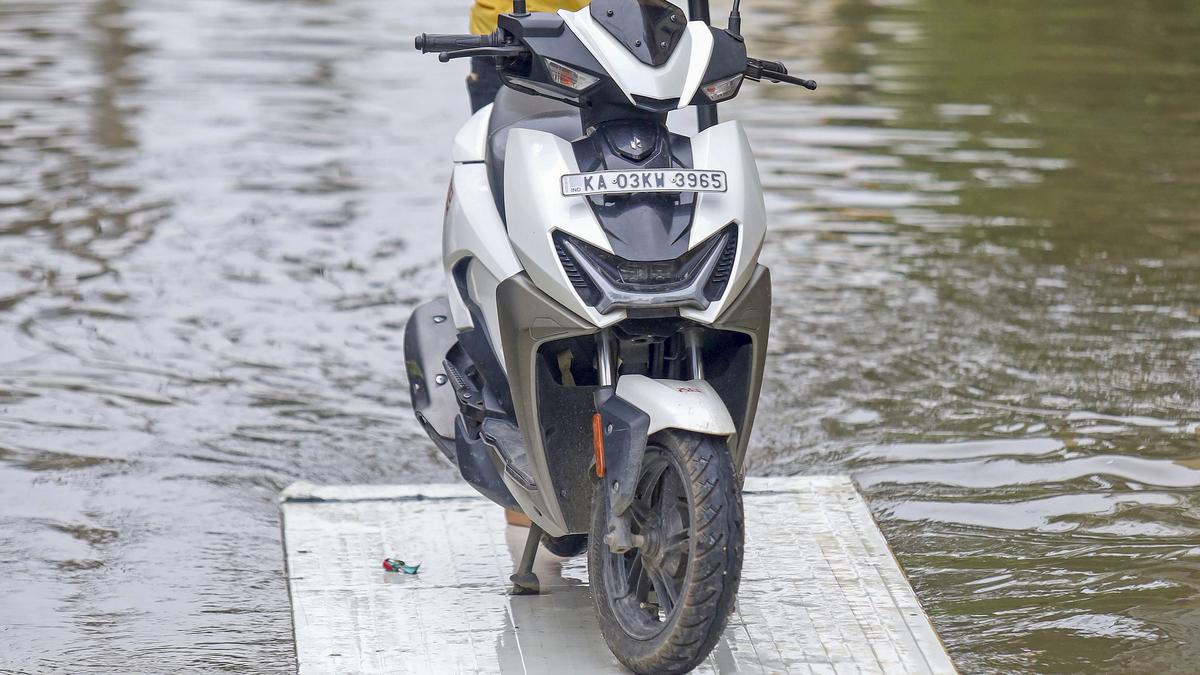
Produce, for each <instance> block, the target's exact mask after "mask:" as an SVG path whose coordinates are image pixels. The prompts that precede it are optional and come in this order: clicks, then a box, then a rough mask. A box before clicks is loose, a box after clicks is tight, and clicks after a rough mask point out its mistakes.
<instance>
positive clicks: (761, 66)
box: [746, 59, 817, 91]
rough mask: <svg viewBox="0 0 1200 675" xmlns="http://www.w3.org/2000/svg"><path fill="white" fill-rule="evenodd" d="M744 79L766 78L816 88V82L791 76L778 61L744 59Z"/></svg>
mask: <svg viewBox="0 0 1200 675" xmlns="http://www.w3.org/2000/svg"><path fill="white" fill-rule="evenodd" d="M746 79H748V80H753V81H755V82H760V81H762V80H767V81H769V82H786V83H788V84H797V85H800V86H801V87H804V88H805V89H808V90H809V91H812V90H814V89H816V88H817V83H816V82H814V81H813V80H805V79H801V78H799V77H792V76H791V75H788V74H787V66H785V65H783V64H782V63H780V62H778V61H763V60H762V59H746Z"/></svg>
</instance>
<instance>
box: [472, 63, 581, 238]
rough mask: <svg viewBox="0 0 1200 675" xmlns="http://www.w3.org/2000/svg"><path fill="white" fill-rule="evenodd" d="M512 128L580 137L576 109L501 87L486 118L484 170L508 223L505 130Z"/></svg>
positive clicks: (501, 213) (506, 132)
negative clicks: (490, 114)
mask: <svg viewBox="0 0 1200 675" xmlns="http://www.w3.org/2000/svg"><path fill="white" fill-rule="evenodd" d="M513 129H535V130H537V131H544V132H546V133H549V134H554V135H555V136H558V137H559V138H562V139H565V140H568V141H575V140H578V139H579V138H580V137H581V136H583V123H582V121H581V120H580V118H579V108H576V107H575V106H573V105H568V104H566V103H560V102H559V101H555V100H553V99H549V98H546V97H544V96H530V95H529V94H522V93H521V92H519V91H515V90H512V89H508V88H507V87H505V88H502V89H501V90H500V92H499V94H497V95H496V103H495V105H494V106H493V107H492V116H491V119H490V120H489V121H488V143H487V157H486V158H485V159H486V162H487V171H488V182H489V183H490V184H491V188H492V196H493V197H495V199H496V210H497V211H499V212H500V219H501V220H502V221H504V223H505V225H506V226H507V224H508V219H507V218H506V216H505V213H504V151H505V148H506V147H507V145H508V132H509V131H511V130H513Z"/></svg>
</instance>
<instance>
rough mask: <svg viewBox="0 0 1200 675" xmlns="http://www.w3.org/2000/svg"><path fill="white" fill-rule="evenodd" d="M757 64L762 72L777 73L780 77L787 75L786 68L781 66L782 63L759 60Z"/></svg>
mask: <svg viewBox="0 0 1200 675" xmlns="http://www.w3.org/2000/svg"><path fill="white" fill-rule="evenodd" d="M759 64H761V65H762V69H763V71H764V72H766V71H769V72H772V73H779V74H781V75H787V71H788V69H787V66H785V65H783V62H782V61H764V60H762V59H759Z"/></svg>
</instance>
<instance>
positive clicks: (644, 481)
mask: <svg viewBox="0 0 1200 675" xmlns="http://www.w3.org/2000/svg"><path fill="white" fill-rule="evenodd" d="M629 520H630V530H631V531H632V533H633V534H634V535H640V536H641V537H642V540H643V543H642V545H641V546H639V547H637V548H634V549H631V550H630V551H628V552H626V553H613V552H611V551H605V555H606V556H607V564H606V565H605V569H604V574H605V582H606V583H605V586H606V587H607V588H608V590H609V598H608V601H609V603H610V605H611V607H612V610H613V614H614V615H615V617H616V619H617V622H618V623H619V624H620V625H621V628H622V629H623V630H624V631H625V632H626V633H628V634H629V635H630V636H631V637H634V638H637V639H642V640H647V639H652V638H654V637H655V636H657V635H658V634H660V633H661V632H662V631H663V630H664V629H666V627H667V626H668V625H670V623H671V622H672V621H673V620H674V618H675V616H676V615H677V614H678V613H679V610H680V605H681V602H680V601H681V596H682V593H683V588H684V585H685V582H686V580H687V573H688V562H689V553H690V549H691V534H690V532H691V517H690V510H689V508H688V501H687V491H686V489H685V488H684V483H683V475H682V473H681V471H680V469H679V468H678V467H676V466H675V464H674V463H673V462H672V461H671V460H670V458H669V456H668V455H667V453H666V452H664V451H662V450H661V449H659V448H656V447H650V448H647V449H646V457H645V461H644V462H643V465H642V473H641V475H640V476H639V478H638V485H637V488H636V490H635V492H634V500H633V504H632V505H631V506H630V508H629Z"/></svg>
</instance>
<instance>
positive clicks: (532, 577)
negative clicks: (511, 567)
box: [508, 523, 545, 595]
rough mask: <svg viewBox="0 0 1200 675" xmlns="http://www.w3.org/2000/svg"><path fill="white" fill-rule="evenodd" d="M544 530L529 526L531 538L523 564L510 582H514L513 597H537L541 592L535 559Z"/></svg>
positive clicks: (524, 554) (526, 546)
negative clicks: (534, 566) (535, 569)
mask: <svg viewBox="0 0 1200 675" xmlns="http://www.w3.org/2000/svg"><path fill="white" fill-rule="evenodd" d="M543 534H545V532H543V531H542V528H540V527H538V526H537V523H533V524H531V525H530V526H529V537H528V538H527V539H525V552H524V553H523V554H522V555H521V564H520V565H517V571H516V573H515V574H513V575H512V576H511V577H509V578H508V579H509V581H511V582H513V588H512V594H513V595H537V594H538V593H540V592H541V583H540V582H539V581H538V578H537V575H536V574H534V573H533V559H534V558H536V557H537V550H538V544H540V543H542V535H543Z"/></svg>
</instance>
